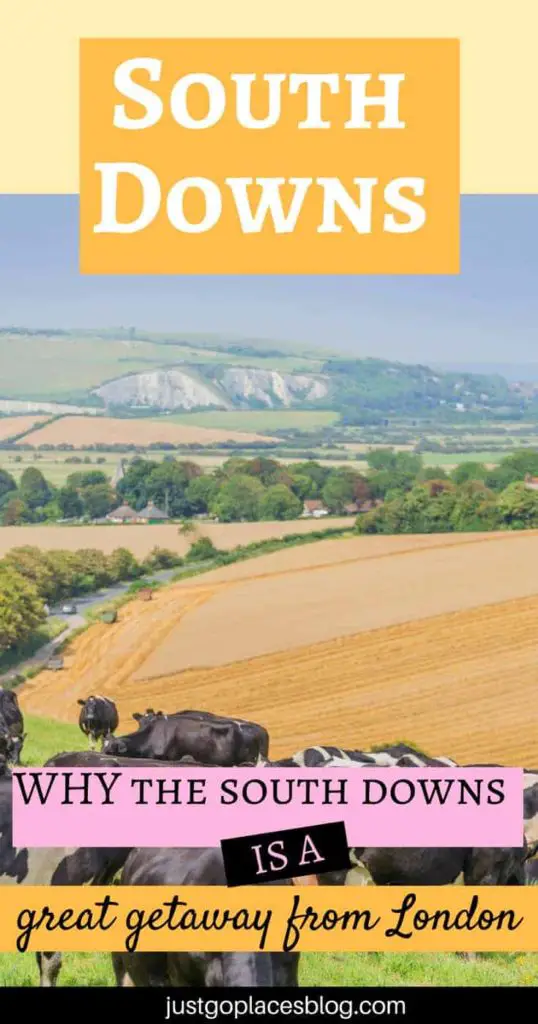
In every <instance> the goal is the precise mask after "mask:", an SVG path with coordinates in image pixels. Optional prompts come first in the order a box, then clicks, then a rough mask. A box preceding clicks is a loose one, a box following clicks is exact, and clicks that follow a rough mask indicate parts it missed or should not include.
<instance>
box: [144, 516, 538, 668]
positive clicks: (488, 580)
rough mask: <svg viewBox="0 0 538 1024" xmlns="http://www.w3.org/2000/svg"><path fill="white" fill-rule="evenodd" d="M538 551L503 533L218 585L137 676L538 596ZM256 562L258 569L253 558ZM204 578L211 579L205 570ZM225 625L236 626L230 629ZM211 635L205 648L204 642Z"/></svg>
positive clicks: (537, 544)
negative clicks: (491, 538)
mask: <svg viewBox="0 0 538 1024" xmlns="http://www.w3.org/2000/svg"><path fill="white" fill-rule="evenodd" d="M329 543H330V541H329ZM348 544H349V545H352V544H353V541H350V542H348ZM362 550H363V551H364V549H362ZM537 553H538V537H536V536H532V537H529V536H521V535H519V536H518V537H506V536H505V537H504V538H503V539H500V538H499V539H497V540H496V541H495V542H487V541H486V542H478V543H476V544H459V545H458V544H455V545H454V544H452V545H444V546H441V547H437V546H431V547H429V548H426V549H425V550H413V549H411V550H408V551H407V552H405V550H401V549H400V554H396V552H394V553H393V554H391V555H390V556H388V557H386V556H385V557H383V556H381V557H377V558H376V557H371V558H368V559H364V558H363V557H361V555H357V556H356V557H355V558H354V559H352V558H351V556H350V560H349V561H345V562H340V563H339V564H334V563H333V564H332V565H324V566H315V565H310V566H309V565H308V564H305V565H303V567H302V568H300V569H296V570H292V569H290V570H285V569H283V570H282V571H281V572H275V573H274V574H273V575H263V576H261V577H259V578H258V576H255V577H254V578H252V579H244V580H238V581H237V582H236V583H235V584H225V583H224V584H222V585H220V586H219V587H218V588H217V589H215V591H214V592H213V595H212V596H211V599H210V600H209V601H206V602H205V603H204V604H203V606H202V607H200V608H198V610H197V612H196V613H194V612H191V614H190V615H189V616H188V617H187V618H186V620H185V621H184V622H182V623H181V625H180V627H179V628H178V629H176V630H173V631H172V632H171V633H170V634H169V636H168V638H167V640H166V641H165V642H164V643H163V644H162V646H161V647H159V648H158V649H156V650H155V652H154V653H153V654H152V655H151V657H150V658H149V659H148V660H147V661H146V662H144V664H143V665H141V667H140V670H139V672H138V674H137V676H136V677H135V678H138V679H150V678H151V677H154V676H159V675H163V676H164V675H170V674H171V673H172V672H182V671H185V669H193V668H194V669H196V668H203V667H213V666H218V665H226V664H230V663H232V662H236V661H242V660H247V659H251V658H256V657H259V656H260V655H264V654H272V653H276V652H278V651H284V650H292V649H294V648H297V647H303V646H307V645H311V644H315V643H318V642H320V641H327V640H335V639H337V638H338V637H345V636H353V635H354V634H356V633H358V632H359V631H361V632H362V631H364V630H373V629H379V628H382V627H385V626H392V625H396V624H398V623H403V622H411V621H414V620H416V619H423V618H428V617H429V616H432V615H442V614H444V613H446V612H455V611H459V610H463V609H466V608H475V607H477V606H480V605H484V604H489V603H493V602H500V601H508V600H512V599H514V598H517V597H522V596H530V595H532V594H538V578H537V576H536V567H535V558H536V554H537ZM304 554H305V556H307V555H308V552H306V551H305V552H304ZM305 561H306V559H305ZM508 567H509V569H510V571H507V569H508ZM256 568H257V569H258V573H259V572H260V566H259V565H258V566H256V565H255V563H253V564H252V569H253V571H254V572H256ZM193 582H194V581H193ZM204 584H205V586H209V585H210V581H209V579H208V578H207V577H206V579H205V581H204ZM193 589H194V588H193ZM230 622H235V623H240V628H239V629H230ZM208 636H210V637H211V644H209V645H208V644H207V643H204V642H203V639H202V638H204V637H208Z"/></svg>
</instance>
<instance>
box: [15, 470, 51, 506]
mask: <svg viewBox="0 0 538 1024" xmlns="http://www.w3.org/2000/svg"><path fill="white" fill-rule="evenodd" d="M19 497H20V499H21V501H24V502H25V504H26V505H27V506H28V508H30V509H36V508H42V507H43V505H46V504H47V502H48V501H50V499H51V497H52V492H51V489H50V487H49V485H48V483H47V481H46V480H45V477H44V476H43V473H42V472H41V470H40V469H36V468H35V466H27V468H26V469H25V470H24V472H23V474H22V476H21V479H20V484H19Z"/></svg>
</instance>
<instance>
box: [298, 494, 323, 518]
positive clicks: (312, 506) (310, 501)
mask: <svg viewBox="0 0 538 1024" xmlns="http://www.w3.org/2000/svg"><path fill="white" fill-rule="evenodd" d="M328 514H329V510H328V508H327V507H326V506H325V505H324V504H323V502H322V501H320V500H319V498H307V500H306V501H305V502H304V504H303V516H313V517H314V518H315V519H319V517H320V516H327V515H328Z"/></svg>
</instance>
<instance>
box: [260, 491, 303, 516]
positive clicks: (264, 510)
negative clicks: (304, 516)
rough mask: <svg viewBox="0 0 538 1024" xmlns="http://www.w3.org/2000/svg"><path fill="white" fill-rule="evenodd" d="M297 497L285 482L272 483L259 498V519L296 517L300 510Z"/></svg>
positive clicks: (300, 506)
mask: <svg viewBox="0 0 538 1024" xmlns="http://www.w3.org/2000/svg"><path fill="white" fill-rule="evenodd" d="M302 507H303V506H302V504H301V502H300V501H299V498H297V496H296V495H295V494H293V492H292V491H290V489H289V487H286V485H285V484H273V486H272V487H268V488H267V490H266V491H265V494H264V495H263V497H262V498H261V501H260V505H259V509H260V517H261V519H297V517H298V516H300V514H301V511H302Z"/></svg>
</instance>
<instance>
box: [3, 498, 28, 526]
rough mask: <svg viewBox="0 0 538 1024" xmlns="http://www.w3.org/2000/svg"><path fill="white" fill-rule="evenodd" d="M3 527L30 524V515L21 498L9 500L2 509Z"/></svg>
mask: <svg viewBox="0 0 538 1024" xmlns="http://www.w3.org/2000/svg"><path fill="white" fill-rule="evenodd" d="M2 522H3V525H4V526H17V525H18V524H19V523H31V522H32V513H31V511H30V509H29V508H28V505H27V504H26V502H25V501H22V499H21V498H11V500H10V501H8V503H7V505H6V506H5V508H4V514H3V516H2Z"/></svg>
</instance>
